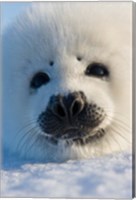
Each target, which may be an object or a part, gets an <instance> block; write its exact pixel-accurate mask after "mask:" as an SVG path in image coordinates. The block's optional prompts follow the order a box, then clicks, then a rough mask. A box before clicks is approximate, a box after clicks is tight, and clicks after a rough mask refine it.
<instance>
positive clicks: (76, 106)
mask: <svg viewBox="0 0 136 200" xmlns="http://www.w3.org/2000/svg"><path fill="white" fill-rule="evenodd" d="M82 109H83V102H82V101H81V100H75V101H74V102H73V104H72V106H71V115H72V116H75V115H77V114H79V113H80V112H81V111H82Z"/></svg>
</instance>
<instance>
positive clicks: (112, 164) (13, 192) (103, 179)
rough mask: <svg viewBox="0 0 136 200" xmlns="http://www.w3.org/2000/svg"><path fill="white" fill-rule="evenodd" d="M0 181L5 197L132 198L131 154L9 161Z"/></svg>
mask: <svg viewBox="0 0 136 200" xmlns="http://www.w3.org/2000/svg"><path fill="white" fill-rule="evenodd" d="M1 183H2V185H1V194H2V196H3V197H54V198H66V197H67V198H132V191H131V190H132V156H131V154H130V153H127V152H123V153H118V154H114V155H108V156H103V157H99V158H90V159H87V160H69V161H67V162H65V163H44V164H38V163H21V162H20V161H18V163H12V164H11V165H8V163H7V165H5V166H3V169H2V171H1Z"/></svg>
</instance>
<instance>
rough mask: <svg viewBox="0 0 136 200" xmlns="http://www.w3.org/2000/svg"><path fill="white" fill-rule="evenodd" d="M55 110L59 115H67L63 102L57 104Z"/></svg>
mask: <svg viewBox="0 0 136 200" xmlns="http://www.w3.org/2000/svg"><path fill="white" fill-rule="evenodd" d="M53 111H54V113H55V114H56V115H58V116H59V117H65V116H66V114H65V110H64V108H63V106H62V105H61V104H55V105H54V108H53Z"/></svg>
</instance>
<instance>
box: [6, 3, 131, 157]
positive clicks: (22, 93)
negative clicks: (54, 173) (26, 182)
mask: <svg viewBox="0 0 136 200" xmlns="http://www.w3.org/2000/svg"><path fill="white" fill-rule="evenodd" d="M117 4H118V5H117ZM117 4H111V3H107V2H106V3H104V2H102V3H99V4H98V3H95V2H86V3H77V2H72V3H66V2H65V3H52V4H50V3H41V4H40V3H37V4H36V5H34V6H32V8H30V9H28V10H27V11H26V12H25V13H24V14H23V15H22V16H21V17H19V18H18V19H17V21H16V22H15V23H14V24H13V25H12V26H11V27H10V28H9V30H7V32H6V33H5V35H4V40H3V41H4V51H3V52H4V53H3V55H4V59H3V62H4V70H3V72H4V77H5V78H4V84H3V85H4V87H5V89H4V90H3V91H4V113H5V122H6V123H5V125H4V126H5V133H4V134H5V136H4V140H5V146H6V147H8V148H9V149H10V151H11V150H12V151H15V152H19V153H21V154H22V156H24V155H25V156H27V157H29V158H30V157H31V158H35V159H36V160H42V161H45V160H46V159H47V158H50V159H51V158H52V159H55V158H57V160H59V159H64V158H65V159H68V158H81V157H88V156H96V155H101V154H105V153H111V152H113V151H118V150H121V149H125V148H126V147H127V146H128V143H129V141H130V135H131V134H130V119H131V98H130V96H131V89H130V88H131V63H130V60H131V59H130V58H131V52H130V48H131V43H130V41H131V32H130V31H129V25H130V24H131V17H130V15H129V9H128V8H129V7H130V4H129V3H124V4H122V3H117ZM121 10H123V12H120V11H121ZM121 13H122V14H121ZM116 16H118V20H117V21H115V18H116ZM123 22H125V23H123ZM7 119H8V120H7ZM11 141H12V142H11Z"/></svg>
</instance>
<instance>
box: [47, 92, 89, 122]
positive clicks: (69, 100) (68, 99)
mask: <svg viewBox="0 0 136 200" xmlns="http://www.w3.org/2000/svg"><path fill="white" fill-rule="evenodd" d="M84 106H85V96H84V94H83V93H82V92H74V93H70V94H69V95H68V96H63V95H58V96H52V98H51V100H50V109H51V110H52V113H53V114H54V115H56V117H57V118H59V119H61V120H62V121H65V122H67V123H70V122H72V121H73V120H74V119H75V118H76V117H78V115H79V114H80V113H81V112H82V110H83V109H84Z"/></svg>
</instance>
